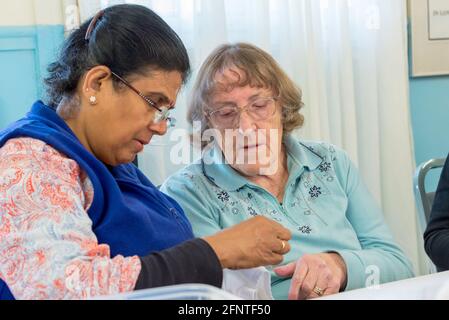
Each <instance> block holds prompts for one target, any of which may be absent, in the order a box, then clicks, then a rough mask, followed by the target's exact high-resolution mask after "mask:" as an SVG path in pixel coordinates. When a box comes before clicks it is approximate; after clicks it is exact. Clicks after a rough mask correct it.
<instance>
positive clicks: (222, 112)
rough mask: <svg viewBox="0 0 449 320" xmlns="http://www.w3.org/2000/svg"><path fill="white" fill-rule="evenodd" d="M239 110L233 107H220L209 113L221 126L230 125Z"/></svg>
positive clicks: (235, 118) (232, 123)
mask: <svg viewBox="0 0 449 320" xmlns="http://www.w3.org/2000/svg"><path fill="white" fill-rule="evenodd" d="M238 114H239V112H238V111H237V109H236V108H235V107H222V108H220V109H218V110H216V111H214V112H212V114H211V118H212V121H213V122H214V123H216V124H217V125H219V126H221V127H225V128H227V127H230V126H232V125H234V123H235V121H236V120H237V117H238Z"/></svg>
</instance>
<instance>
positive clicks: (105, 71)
mask: <svg viewBox="0 0 449 320" xmlns="http://www.w3.org/2000/svg"><path fill="white" fill-rule="evenodd" d="M111 77H112V73H111V70H110V69H109V68H108V67H106V66H96V67H93V68H92V69H90V70H89V71H88V72H87V73H86V74H85V76H84V79H83V83H82V90H83V91H82V95H83V98H84V99H86V100H87V101H90V99H91V97H96V96H97V95H98V94H99V93H100V92H101V90H102V89H103V90H104V89H105V85H106V82H107V81H108V80H110V78H111Z"/></svg>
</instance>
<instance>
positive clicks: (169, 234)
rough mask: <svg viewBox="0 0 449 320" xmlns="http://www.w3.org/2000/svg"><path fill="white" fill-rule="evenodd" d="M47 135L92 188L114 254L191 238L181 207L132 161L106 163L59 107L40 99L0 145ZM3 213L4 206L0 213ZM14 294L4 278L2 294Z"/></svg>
mask: <svg viewBox="0 0 449 320" xmlns="http://www.w3.org/2000/svg"><path fill="white" fill-rule="evenodd" d="M18 137H30V138H34V139H38V140H41V141H44V142H45V143H47V144H48V145H50V146H52V147H53V148H55V149H56V150H58V151H60V152H61V153H63V154H65V155H66V156H67V157H68V158H70V159H73V160H74V161H76V162H77V163H78V164H79V166H80V167H81V169H83V170H84V171H85V172H86V173H87V175H88V176H89V178H90V180H91V181H92V184H93V188H94V199H93V203H92V206H91V207H90V209H89V210H88V212H87V213H88V215H89V217H90V219H91V220H92V222H93V227H92V228H93V232H94V233H95V235H96V236H97V238H98V242H99V243H100V244H107V245H109V246H110V248H111V255H112V257H115V256H117V255H123V256H125V257H129V256H135V255H137V256H140V257H143V256H146V255H148V254H151V253H153V252H157V251H161V250H164V249H168V248H171V247H173V246H176V245H178V244H180V243H182V242H184V241H187V240H190V239H192V238H193V232H192V228H191V225H190V223H189V222H188V220H187V218H186V216H185V215H184V212H183V210H182V208H181V207H180V206H179V205H178V204H177V203H176V201H174V200H173V199H172V198H170V197H168V196H167V195H164V194H163V193H161V192H160V191H159V190H158V189H157V188H156V187H155V186H154V185H153V184H152V183H151V182H150V181H149V180H148V179H147V178H146V177H145V176H144V175H143V173H142V172H140V170H139V169H137V168H136V167H135V166H134V165H132V164H126V165H120V166H117V167H114V168H111V167H108V166H106V165H105V164H103V163H102V162H101V161H99V160H98V159H97V158H95V157H94V156H93V155H92V154H91V153H89V152H88V151H87V150H86V149H85V148H84V147H83V145H82V144H81V143H80V141H79V140H78V139H77V137H76V136H75V134H74V133H73V131H72V130H71V129H70V128H69V127H68V126H67V124H66V123H65V122H64V121H63V120H62V119H61V118H60V117H59V116H58V115H57V113H56V112H55V111H54V110H52V109H51V108H49V107H48V106H46V105H44V104H43V103H42V102H40V101H39V102H36V103H35V104H34V105H33V107H32V109H31V111H30V112H29V113H28V114H27V115H26V116H25V117H24V118H23V119H21V120H19V121H17V122H16V123H14V124H12V125H11V126H10V127H9V128H7V129H6V130H4V131H1V132H0V148H1V147H3V146H4V145H5V143H6V142H7V141H8V140H10V139H13V138H18ZM2 214H4V213H2V212H0V215H2ZM5 299H14V297H13V295H12V294H11V292H10V291H9V289H8V286H7V285H6V284H5V282H3V281H2V280H1V279H0V300H5Z"/></svg>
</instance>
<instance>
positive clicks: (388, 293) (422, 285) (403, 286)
mask: <svg viewBox="0 0 449 320" xmlns="http://www.w3.org/2000/svg"><path fill="white" fill-rule="evenodd" d="M443 297H444V298H446V299H449V272H442V273H435V274H431V275H427V276H423V277H417V278H412V279H407V280H402V281H397V282H391V283H387V284H384V285H380V286H378V287H377V288H366V289H359V290H353V291H349V292H344V293H340V294H337V295H333V296H328V297H324V298H321V300H434V299H439V298H440V299H441V298H443Z"/></svg>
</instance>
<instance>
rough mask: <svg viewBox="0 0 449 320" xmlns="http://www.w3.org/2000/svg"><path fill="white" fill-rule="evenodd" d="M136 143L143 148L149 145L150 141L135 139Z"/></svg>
mask: <svg viewBox="0 0 449 320" xmlns="http://www.w3.org/2000/svg"><path fill="white" fill-rule="evenodd" d="M135 140H136V141H137V142H139V143H140V144H142V145H143V146H147V145H149V144H150V140H144V139H135Z"/></svg>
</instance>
